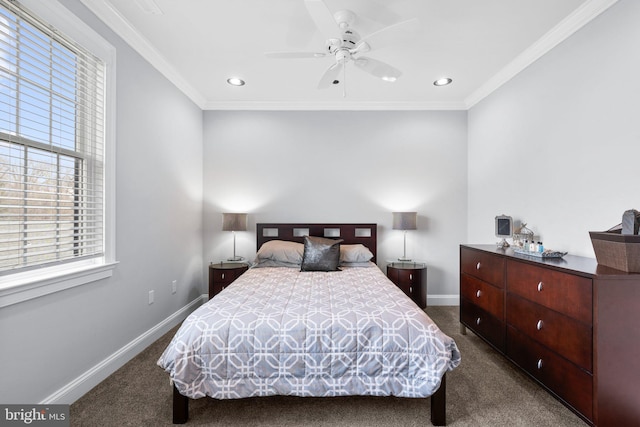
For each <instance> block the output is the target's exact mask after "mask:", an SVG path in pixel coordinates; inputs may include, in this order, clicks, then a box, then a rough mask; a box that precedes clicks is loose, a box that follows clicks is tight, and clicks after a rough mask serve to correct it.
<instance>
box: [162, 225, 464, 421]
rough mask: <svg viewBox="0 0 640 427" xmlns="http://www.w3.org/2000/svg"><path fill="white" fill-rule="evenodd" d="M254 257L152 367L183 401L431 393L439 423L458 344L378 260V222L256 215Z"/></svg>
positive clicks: (182, 407)
mask: <svg viewBox="0 0 640 427" xmlns="http://www.w3.org/2000/svg"><path fill="white" fill-rule="evenodd" d="M256 231H257V233H256V234H257V249H258V251H257V256H256V260H255V263H254V265H253V266H252V268H250V269H249V270H248V271H247V272H245V273H244V274H243V275H242V276H240V277H239V278H238V279H236V280H235V281H234V282H233V283H232V284H231V285H230V286H228V287H227V288H226V289H224V290H223V291H222V292H221V293H219V294H218V295H216V296H215V297H214V298H212V299H211V300H209V302H207V303H205V304H204V305H202V306H201V307H199V308H198V309H197V310H195V311H194V312H193V313H192V314H191V315H190V316H188V317H187V319H186V320H185V321H184V322H183V324H182V325H181V327H180V328H179V330H178V331H177V332H176V335H175V336H174V337H173V339H172V341H171V343H170V344H169V346H168V347H167V349H166V350H165V351H164V352H163V354H162V356H161V357H160V359H159V360H158V365H159V366H160V367H162V368H163V369H164V370H165V371H166V372H168V373H169V376H170V378H171V382H172V384H173V422H174V424H183V423H185V422H186V421H187V420H188V405H189V399H198V398H202V397H210V398H213V399H241V398H246V397H256V396H272V395H291V396H301V397H306V396H313V397H338V396H348V395H364V396H367V395H369V396H396V397H407V398H426V397H430V398H431V422H432V423H433V424H434V425H445V424H446V373H447V372H448V371H450V370H452V369H454V368H455V367H456V366H458V364H459V363H460V353H459V351H458V348H457V346H456V344H455V342H454V341H453V340H452V339H451V338H450V337H448V336H446V335H445V334H444V333H442V332H441V331H440V330H439V329H438V327H437V326H436V325H435V323H433V322H432V321H431V319H430V318H429V317H428V316H427V315H426V314H425V313H424V311H423V310H421V309H420V308H419V307H418V306H417V305H416V304H415V303H414V302H413V301H412V300H411V299H410V298H409V297H407V296H406V295H405V294H404V293H403V292H402V291H401V290H400V289H399V288H398V287H396V286H395V285H394V284H393V283H392V282H391V281H390V280H389V279H387V278H386V276H385V275H384V274H383V273H382V271H381V270H380V269H379V268H378V267H377V265H376V260H377V254H376V252H377V225H376V224H257V227H256Z"/></svg>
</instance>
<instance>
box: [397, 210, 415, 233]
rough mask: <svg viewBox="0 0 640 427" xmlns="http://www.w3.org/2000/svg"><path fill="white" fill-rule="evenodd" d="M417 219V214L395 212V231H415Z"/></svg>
mask: <svg viewBox="0 0 640 427" xmlns="http://www.w3.org/2000/svg"><path fill="white" fill-rule="evenodd" d="M417 219H418V213H417V212H393V229H394V230H415V229H416V228H417V227H416V223H417Z"/></svg>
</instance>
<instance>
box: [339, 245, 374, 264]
mask: <svg viewBox="0 0 640 427" xmlns="http://www.w3.org/2000/svg"><path fill="white" fill-rule="evenodd" d="M371 258H373V254H372V253H371V251H370V250H369V249H367V247H366V246H364V245H361V244H357V245H340V263H341V264H342V263H348V262H367V261H370V260H371Z"/></svg>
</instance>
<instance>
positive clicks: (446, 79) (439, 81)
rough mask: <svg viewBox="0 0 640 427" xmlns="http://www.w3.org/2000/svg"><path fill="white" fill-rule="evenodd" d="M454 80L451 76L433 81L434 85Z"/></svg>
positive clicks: (442, 84)
mask: <svg viewBox="0 0 640 427" xmlns="http://www.w3.org/2000/svg"><path fill="white" fill-rule="evenodd" d="M452 81H453V80H451V79H450V78H449V77H443V78H441V79H438V80H436V81H435V82H433V84H434V86H446V85H448V84H450V83H451V82H452Z"/></svg>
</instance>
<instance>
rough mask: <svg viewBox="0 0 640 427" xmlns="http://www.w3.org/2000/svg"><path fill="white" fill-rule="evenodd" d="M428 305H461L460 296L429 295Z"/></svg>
mask: <svg viewBox="0 0 640 427" xmlns="http://www.w3.org/2000/svg"><path fill="white" fill-rule="evenodd" d="M427 305H460V295H457V294H456V295H427Z"/></svg>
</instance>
